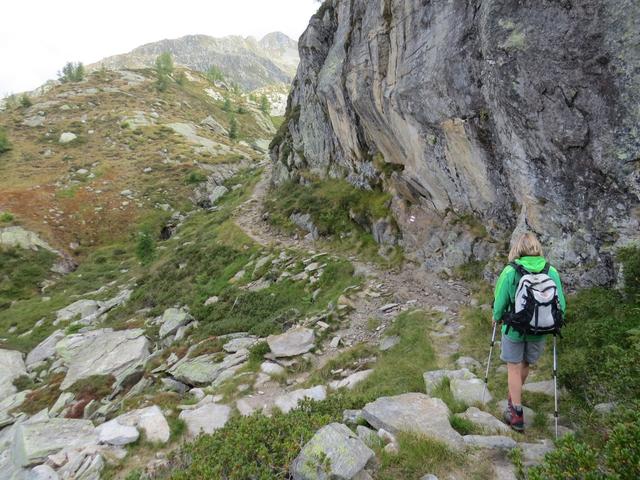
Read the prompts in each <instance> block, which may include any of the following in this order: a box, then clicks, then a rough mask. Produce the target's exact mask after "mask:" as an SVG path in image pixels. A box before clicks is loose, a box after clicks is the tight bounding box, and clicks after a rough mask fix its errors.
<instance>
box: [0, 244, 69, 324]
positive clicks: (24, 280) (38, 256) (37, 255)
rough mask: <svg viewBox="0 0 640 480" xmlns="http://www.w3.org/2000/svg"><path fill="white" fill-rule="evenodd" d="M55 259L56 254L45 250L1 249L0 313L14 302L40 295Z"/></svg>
mask: <svg viewBox="0 0 640 480" xmlns="http://www.w3.org/2000/svg"><path fill="white" fill-rule="evenodd" d="M55 259H56V255H55V254H53V253H51V252H48V251H46V250H44V249H40V250H38V251H32V250H23V249H18V248H6V249H5V248H0V311H2V310H5V309H8V308H9V306H10V305H11V302H13V301H18V300H23V299H25V298H29V297H32V296H34V295H38V293H39V286H40V285H41V283H42V281H43V280H45V279H46V278H47V277H49V276H50V275H51V272H50V269H51V266H52V265H53V263H54V261H55ZM16 320H18V319H16Z"/></svg>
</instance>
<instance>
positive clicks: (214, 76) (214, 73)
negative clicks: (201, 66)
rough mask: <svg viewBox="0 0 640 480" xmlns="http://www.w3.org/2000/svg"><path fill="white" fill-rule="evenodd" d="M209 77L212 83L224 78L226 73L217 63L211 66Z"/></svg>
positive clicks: (208, 71)
mask: <svg viewBox="0 0 640 480" xmlns="http://www.w3.org/2000/svg"><path fill="white" fill-rule="evenodd" d="M207 78H208V79H209V81H210V82H211V83H215V82H217V81H222V80H224V74H223V73H222V70H220V69H219V68H218V67H216V66H215V65H211V66H210V67H209V70H207Z"/></svg>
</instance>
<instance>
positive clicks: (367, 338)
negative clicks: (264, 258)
mask: <svg viewBox="0 0 640 480" xmlns="http://www.w3.org/2000/svg"><path fill="white" fill-rule="evenodd" d="M270 178H271V163H270V162H268V163H267V164H266V165H265V167H264V171H263V174H262V178H261V179H260V181H259V182H258V183H257V184H256V186H255V188H254V190H253V193H252V195H251V197H250V198H249V199H248V200H247V201H246V202H245V203H243V204H242V205H241V206H240V207H239V208H238V210H237V212H236V214H235V215H234V221H235V223H236V224H237V225H238V226H239V227H240V228H241V229H242V230H243V231H244V232H245V233H246V234H247V235H248V236H249V237H251V238H252V239H253V240H254V241H255V242H257V243H259V244H261V245H263V246H265V247H276V248H277V247H280V248H291V249H295V250H299V251H304V252H307V253H309V254H310V255H311V254H314V253H317V251H318V249H319V248H320V246H319V245H317V244H316V243H315V242H313V240H311V239H309V238H297V237H292V236H288V235H283V234H282V233H280V232H278V231H276V230H275V229H274V228H272V227H271V226H270V225H269V224H268V222H266V221H265V219H264V218H263V203H264V200H265V197H266V195H267V192H268V190H269V185H270ZM333 255H335V253H333ZM348 259H349V260H350V261H351V262H352V263H353V264H354V266H355V269H356V273H357V274H360V275H362V276H364V277H365V279H366V280H365V284H364V286H363V289H362V291H361V292H359V293H358V294H357V295H354V296H352V297H351V301H352V303H353V307H354V308H353V310H352V312H351V313H350V315H349V319H348V322H345V323H344V327H342V328H341V329H340V330H338V331H337V332H335V334H334V336H339V337H341V343H342V345H344V346H351V345H355V344H357V343H362V342H368V343H372V344H377V343H379V341H380V339H381V337H383V336H384V332H385V330H386V329H387V327H388V326H389V325H390V324H391V323H392V322H393V319H394V318H395V317H396V316H397V315H398V314H399V313H400V312H401V311H403V310H407V309H409V308H423V309H426V310H435V311H437V312H440V313H441V314H442V320H440V321H439V322H438V324H437V325H436V327H435V328H434V331H433V332H432V337H433V340H434V341H433V345H434V348H435V349H436V352H437V354H438V358H439V364H440V365H441V366H443V367H444V366H447V365H449V364H450V356H451V355H452V354H454V353H456V352H457V351H458V349H459V343H458V336H459V331H460V330H461V329H462V328H463V326H462V325H461V323H460V322H459V321H458V316H459V311H460V307H461V306H462V305H464V304H466V303H468V300H469V291H468V290H467V288H466V287H465V286H464V285H463V284H461V283H460V282H455V281H453V280H444V279H442V278H440V276H438V275H437V274H435V273H432V272H428V271H426V270H425V269H424V268H421V267H420V266H418V265H416V264H414V263H411V262H405V264H404V265H402V267H398V268H393V269H383V268H381V267H380V266H379V265H376V264H373V263H369V262H362V261H360V260H358V259H355V258H354V257H349V258H348ZM391 305H393V306H391Z"/></svg>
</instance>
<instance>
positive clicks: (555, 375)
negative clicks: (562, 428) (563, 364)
mask: <svg viewBox="0 0 640 480" xmlns="http://www.w3.org/2000/svg"><path fill="white" fill-rule="evenodd" d="M553 404H554V411H553V417H554V419H555V422H556V440H558V354H557V350H556V336H555V335H554V336H553Z"/></svg>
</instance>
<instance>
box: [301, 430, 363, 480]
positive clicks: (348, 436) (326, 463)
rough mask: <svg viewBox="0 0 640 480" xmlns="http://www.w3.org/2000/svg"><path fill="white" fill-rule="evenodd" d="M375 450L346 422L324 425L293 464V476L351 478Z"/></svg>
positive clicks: (303, 479)
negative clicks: (345, 423) (344, 423)
mask: <svg viewBox="0 0 640 480" xmlns="http://www.w3.org/2000/svg"><path fill="white" fill-rule="evenodd" d="M374 457H375V453H374V452H373V450H371V449H370V448H369V447H368V446H367V445H365V443H364V442H363V441H362V440H361V439H360V438H359V437H358V436H357V435H356V434H354V433H353V432H352V431H351V430H350V429H349V428H348V427H347V426H346V425H343V424H341V423H330V424H329V425H326V426H324V427H322V428H321V429H320V430H318V431H317V432H316V434H315V435H314V436H313V437H312V438H311V440H309V442H308V443H307V444H306V445H305V446H304V447H303V449H302V451H301V452H300V454H299V455H298V456H297V457H296V459H295V460H294V461H293V463H292V464H291V468H290V471H291V475H292V476H293V479H294V480H316V479H335V480H351V479H353V478H354V477H356V475H358V474H359V473H360V472H362V471H363V470H364V468H365V467H366V466H367V464H368V463H369V462H370V461H371V460H372V459H373V458H374Z"/></svg>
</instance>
